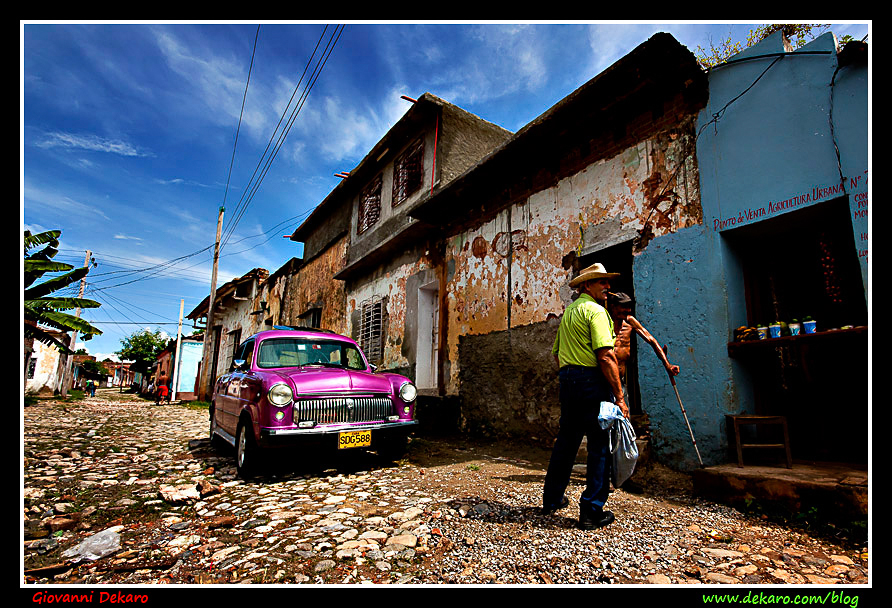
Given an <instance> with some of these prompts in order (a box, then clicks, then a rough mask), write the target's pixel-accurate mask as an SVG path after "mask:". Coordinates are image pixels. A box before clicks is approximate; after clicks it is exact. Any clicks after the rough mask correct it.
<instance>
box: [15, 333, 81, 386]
mask: <svg viewBox="0 0 892 608" xmlns="http://www.w3.org/2000/svg"><path fill="white" fill-rule="evenodd" d="M45 331H47V333H49V334H50V335H52V336H54V337H55V338H56V339H58V340H59V341H61V342H62V343H63V344H68V342H69V340H70V336H69V335H68V334H65V333H62V332H60V331H55V330H48V329H45ZM31 348H32V350H31V352H30V353H29V358H28V361H27V362H26V367H25V393H27V394H44V395H45V394H50V395H51V394H53V393H54V392H56V391H58V390H59V384H60V383H61V381H62V367H61V366H62V363H63V357H62V356H61V353H60V352H59V349H58V348H56V347H55V346H48V345H46V344H44V343H43V342H40V341H39V340H34V343H33V345H32V347H31Z"/></svg>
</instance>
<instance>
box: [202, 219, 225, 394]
mask: <svg viewBox="0 0 892 608" xmlns="http://www.w3.org/2000/svg"><path fill="white" fill-rule="evenodd" d="M223 211H224V209H223V207H222V206H221V207H220V212H219V214H218V215H217V240H216V241H215V242H214V268H213V270H212V271H211V298H210V302H208V318H207V323H205V329H204V346H203V347H202V355H201V359H202V360H201V382H200V386H199V387H198V391H199V392H198V398H199V399H200V400H201V401H207V395H208V382H209V380H208V367H210V366H211V365H213V357H211V353H210V352H209V350H210V348H209V345H210V343H211V331H213V320H214V298H215V297H216V296H217V262H218V261H219V259H220V232H221V231H222V229H223ZM215 372H216V370H210V374H211V376H210V380H211V381H212V380H213V379H214V373H215Z"/></svg>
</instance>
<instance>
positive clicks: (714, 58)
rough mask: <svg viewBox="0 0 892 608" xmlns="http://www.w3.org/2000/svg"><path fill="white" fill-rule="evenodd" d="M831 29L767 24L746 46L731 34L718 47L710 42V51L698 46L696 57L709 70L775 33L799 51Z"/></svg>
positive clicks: (753, 33)
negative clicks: (780, 34)
mask: <svg viewBox="0 0 892 608" xmlns="http://www.w3.org/2000/svg"><path fill="white" fill-rule="evenodd" d="M829 29H830V24H828V23H824V24H821V23H766V24H763V25H760V26H759V27H757V28H756V29H754V30H750V33H749V35H748V36H747V38H746V43H745V44H744V43H743V42H741V41H737V42H734V41H732V40H731V34H730V32H729V33H728V37H727V38H723V39H721V40H719V41H718V45H716V44H715V43H713V41H712V40H710V41H709V48H708V49H704V48H703V47H701V46H700V45H697V52H696V53H695V56H696V57H697V63H699V64H700V67H702V68H703V69H706V70H708V69H710V68H714V67H715V66H717V65H719V64H721V63H724V62H725V61H727V60H728V59H730V58H731V57H733V56H734V55H736V54H737V53H740V52H742V51H744V50H745V49H748V48H749V47H751V46H753V45H754V44H757V43H759V42H761V41H762V40H764V39H765V38H766V37H768V36H770V35H771V34H774V33H775V32H780V31H782V32H783V33H784V36H785V37H786V38H787V40H789V41H790V44H791V45H792V46H793V48H794V49H798V48H801V47H802V46H804V45H805V44H807V43H808V42H810V41H812V40H814V39H815V38H817V37H818V36H820V35H821V34H824V33H826V32H827V31H828V30H829ZM851 40H852V37H851V36H848V35H846V36H843V37H842V38H840V40H839V42H840V44H841V45H845V44H847V43H849V42H850V41H851Z"/></svg>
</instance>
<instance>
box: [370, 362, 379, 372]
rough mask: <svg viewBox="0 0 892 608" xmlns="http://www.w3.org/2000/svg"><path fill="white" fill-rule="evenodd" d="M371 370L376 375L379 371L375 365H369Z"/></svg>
mask: <svg viewBox="0 0 892 608" xmlns="http://www.w3.org/2000/svg"><path fill="white" fill-rule="evenodd" d="M369 369H370V370H372V373H373V374H374V373H375V372H376V371H378V366H377V365H375V364H374V363H369Z"/></svg>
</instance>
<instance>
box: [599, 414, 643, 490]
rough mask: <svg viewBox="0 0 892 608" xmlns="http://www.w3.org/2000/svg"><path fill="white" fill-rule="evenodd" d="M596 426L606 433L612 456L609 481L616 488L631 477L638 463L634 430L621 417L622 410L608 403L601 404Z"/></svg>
mask: <svg viewBox="0 0 892 608" xmlns="http://www.w3.org/2000/svg"><path fill="white" fill-rule="evenodd" d="M598 424H599V425H600V427H601V428H602V429H604V430H606V431H607V434H608V437H609V446H610V453H611V454H612V455H613V467H612V469H611V472H610V480H611V481H612V482H613V487H615V488H618V487H620V486H622V485H623V484H624V483H625V482H626V480H627V479H629V477H631V476H632V473H634V472H635V464H636V463H637V462H638V445H637V444H636V443H635V430H634V429H633V428H632V423H631V422H630V421H629V420H628V418H626V417H625V416H623V413H622V410H620V409H619V407H618V406H617V405H616V404H615V403H611V402H609V401H602V402H601V408H600V410H599V412H598Z"/></svg>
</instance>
